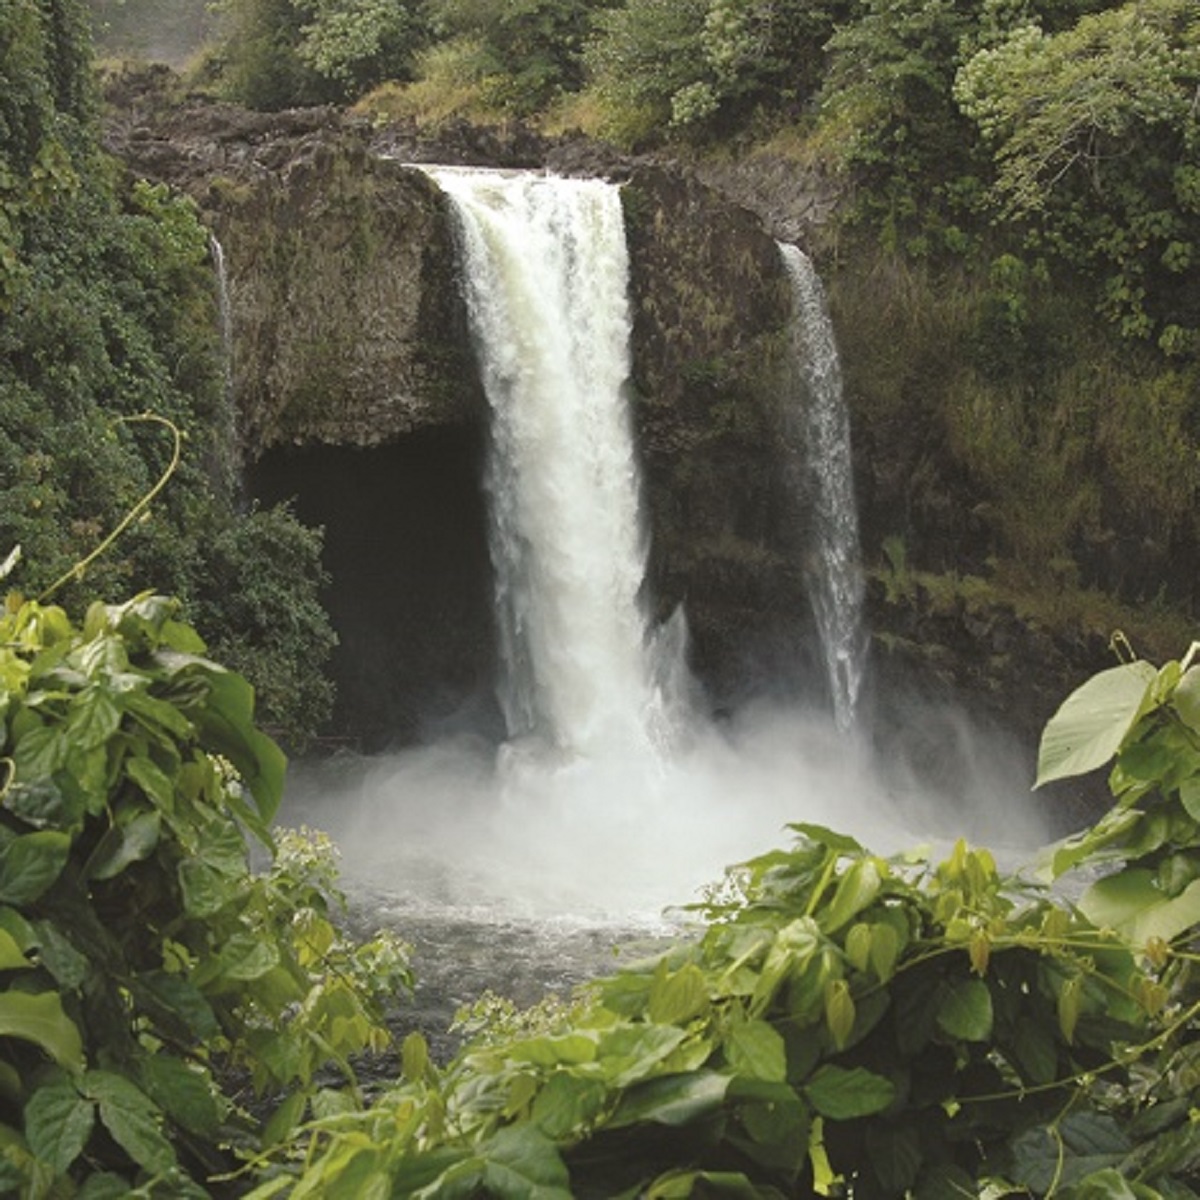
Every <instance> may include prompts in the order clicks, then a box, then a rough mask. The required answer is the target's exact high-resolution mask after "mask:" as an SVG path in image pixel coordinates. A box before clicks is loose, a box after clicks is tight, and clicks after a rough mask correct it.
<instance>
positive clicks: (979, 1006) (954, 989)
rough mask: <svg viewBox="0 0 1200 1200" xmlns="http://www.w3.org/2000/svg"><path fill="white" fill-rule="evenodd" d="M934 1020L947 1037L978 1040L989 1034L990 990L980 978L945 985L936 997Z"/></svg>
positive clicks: (990, 1023) (990, 1016)
mask: <svg viewBox="0 0 1200 1200" xmlns="http://www.w3.org/2000/svg"><path fill="white" fill-rule="evenodd" d="M937 1023H938V1025H939V1026H941V1028H942V1029H943V1030H944V1031H945V1032H946V1033H948V1034H950V1036H951V1037H956V1038H962V1039H963V1041H966V1042H982V1041H985V1040H986V1039H987V1038H989V1037H990V1036H991V1033H992V993H991V992H990V991H989V990H988V987H987V984H985V983H984V982H983V980H982V979H962V980H958V981H957V982H955V983H952V984H948V985H947V986H946V987H945V989H943V991H942V992H941V994H940V995H939V997H938V1009H937Z"/></svg>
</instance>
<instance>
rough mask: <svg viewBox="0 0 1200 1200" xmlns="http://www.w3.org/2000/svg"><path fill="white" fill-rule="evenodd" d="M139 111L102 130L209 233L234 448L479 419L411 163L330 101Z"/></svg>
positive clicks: (444, 224) (345, 441)
mask: <svg viewBox="0 0 1200 1200" xmlns="http://www.w3.org/2000/svg"><path fill="white" fill-rule="evenodd" d="M138 115H141V116H142V117H145V116H146V114H144V113H143V114H137V113H136V111H135V112H134V113H133V115H132V119H128V118H127V120H126V125H125V128H124V131H123V133H122V134H121V137H120V138H119V139H117V138H115V137H114V136H112V135H111V134H110V144H112V143H114V142H115V143H116V145H115V148H117V149H119V150H120V152H121V153H122V154H123V155H124V157H125V159H126V162H127V163H128V164H129V165H130V168H131V169H132V170H134V171H135V172H137V173H139V174H143V175H149V176H150V177H151V178H155V179H159V180H165V181H167V182H169V183H171V184H172V185H173V186H175V187H178V188H182V189H184V190H186V191H187V192H189V193H190V194H191V195H192V196H193V198H194V199H195V200H196V201H197V203H198V204H199V205H200V208H201V210H202V213H203V215H204V218H205V220H206V222H207V223H208V224H209V226H210V227H211V228H212V229H213V231H214V234H215V235H216V237H217V238H218V239H219V240H220V243H221V247H222V252H223V257H224V261H225V264H226V270H227V272H228V278H227V293H228V297H229V303H230V309H231V312H230V316H231V324H232V328H233V330H234V341H233V348H232V349H233V382H234V395H235V398H236V402H237V406H238V410H239V414H240V422H239V427H240V435H241V440H242V452H243V455H244V457H245V458H247V459H248V460H254V459H256V458H258V457H259V455H260V454H262V453H263V451H264V450H266V449H269V448H270V447H272V446H275V445H280V444H289V443H290V444H303V443H309V442H327V443H332V444H339V445H359V446H369V445H376V444H380V443H383V442H387V441H389V440H391V439H393V438H396V437H399V436H403V435H404V434H406V433H409V432H411V431H413V430H415V429H420V428H424V427H427V426H431V425H432V426H438V425H451V426H458V425H464V424H472V423H475V422H477V421H478V420H479V419H480V415H481V412H482V409H481V405H482V403H483V401H482V396H481V392H480V389H479V386H478V383H477V380H476V374H477V373H476V371H475V366H474V360H473V358H472V355H471V351H470V341H469V337H468V334H467V326H466V313H465V310H464V308H463V304H462V301H461V298H460V296H459V291H458V285H457V280H456V278H455V269H454V248H453V240H452V235H451V231H450V226H449V222H448V220H447V216H446V210H445V208H444V204H443V201H442V197H441V195H440V193H439V192H438V191H437V189H436V188H435V187H434V186H433V184H432V183H431V182H430V181H429V180H428V179H427V178H426V177H425V176H424V175H423V174H422V173H421V172H420V171H419V170H414V169H412V168H410V167H406V166H404V165H402V164H401V163H399V162H396V161H394V160H391V159H387V158H383V157H380V156H379V155H377V154H376V153H374V152H372V150H371V148H370V147H369V144H368V138H367V131H366V130H365V129H364V128H363V127H361V126H358V125H353V124H349V123H347V122H345V121H344V120H342V119H341V118H340V117H338V115H337V114H336V113H334V112H332V111H330V110H323V109H318V110H305V111H302V112H294V113H277V114H248V113H245V112H243V111H241V110H238V109H232V108H229V107H228V106H224V105H195V106H192V107H189V108H187V109H178V110H172V111H171V112H170V113H168V114H166V115H165V116H164V117H163V118H162V120H160V121H155V122H154V123H148V122H147V121H146V120H142V121H139V120H138V119H137V117H138Z"/></svg>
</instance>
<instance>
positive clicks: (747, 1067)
mask: <svg viewBox="0 0 1200 1200" xmlns="http://www.w3.org/2000/svg"><path fill="white" fill-rule="evenodd" d="M725 1054H726V1057H727V1058H728V1059H729V1065H730V1066H731V1067H732V1068H733V1069H734V1070H735V1071H736V1072H737V1073H738V1074H739V1075H749V1076H750V1077H751V1078H752V1079H765V1080H768V1081H769V1082H772V1083H782V1082H783V1081H784V1080H785V1079H786V1078H787V1050H786V1048H785V1046H784V1042H783V1038H782V1036H781V1035H780V1034H779V1032H778V1031H777V1030H776V1029H775V1028H774V1027H773V1026H771V1025H768V1024H767V1022H766V1021H739V1022H737V1023H736V1024H735V1025H734V1026H733V1027H732V1028H731V1029H730V1031H729V1040H728V1041H727V1042H726V1043H725Z"/></svg>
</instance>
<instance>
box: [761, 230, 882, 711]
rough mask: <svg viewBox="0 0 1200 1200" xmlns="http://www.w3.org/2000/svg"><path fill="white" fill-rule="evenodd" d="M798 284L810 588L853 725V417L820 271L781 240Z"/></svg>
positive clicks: (857, 667) (857, 647)
mask: <svg viewBox="0 0 1200 1200" xmlns="http://www.w3.org/2000/svg"><path fill="white" fill-rule="evenodd" d="M779 252H780V254H781V255H782V257H783V262H784V266H785V268H786V270H787V274H788V278H789V279H790V281H791V285H792V304H793V307H794V312H793V315H792V344H793V348H794V350H795V354H796V364H797V372H798V376H799V380H800V383H801V387H800V393H801V394H800V395H799V396H797V397H796V400H795V403H796V406H797V410H798V411H799V412H800V413H801V414H802V426H803V428H802V435H803V442H804V457H805V463H806V465H807V467H808V473H809V476H810V481H809V482H810V487H809V491H810V492H811V497H810V509H809V514H808V518H809V523H810V528H811V531H812V533H811V542H812V546H811V552H810V555H809V559H808V569H807V572H806V574H807V575H808V590H809V594H810V596H811V601H812V606H813V614H814V616H815V617H816V621H817V630H818V632H819V634H820V637H821V646H822V650H823V653H824V657H825V670H826V674H827V676H828V680H829V690H830V694H831V696H832V701H833V714H834V721H835V722H836V724H837V727H838V729H839V730H841V731H842V732H843V733H845V732H848V731H849V730H851V729H853V727H854V724H855V718H856V712H857V707H858V697H859V690H860V688H861V686H862V679H863V670H864V655H865V641H866V639H865V638H864V636H863V629H862V600H863V576H862V569H861V565H860V558H859V546H858V510H857V508H856V506H855V501H854V476H853V471H852V468H851V462H850V419H849V415H848V414H847V412H846V405H845V402H844V399H843V396H842V371H841V364H840V362H839V360H838V352H837V343H836V342H835V340H834V336H833V324H832V322H831V321H830V319H829V312H828V309H827V308H826V305H825V292H824V289H823V288H822V286H821V280H820V277H819V276H818V275H817V273H816V270H815V269H814V268H813V265H812V262H811V260H810V259H809V258H808V256H807V255H806V254H805V253H804V252H803V251H802V250H800V249H799V248H798V247H796V246H791V245H788V244H786V243H783V242H780V243H779Z"/></svg>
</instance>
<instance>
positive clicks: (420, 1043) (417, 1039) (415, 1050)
mask: <svg viewBox="0 0 1200 1200" xmlns="http://www.w3.org/2000/svg"><path fill="white" fill-rule="evenodd" d="M400 1069H401V1073H402V1074H403V1076H404V1078H405V1079H407V1080H408V1082H409V1083H420V1082H421V1080H422V1079H424V1078H425V1074H426V1072H427V1071H428V1070H429V1043H428V1042H427V1041H426V1040H425V1038H424V1035H422V1034H421V1033H418V1032H417V1031H416V1030H413V1032H412V1033H410V1034H408V1035H407V1036H406V1037H405V1039H404V1041H403V1043H402V1044H401V1046H400Z"/></svg>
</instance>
